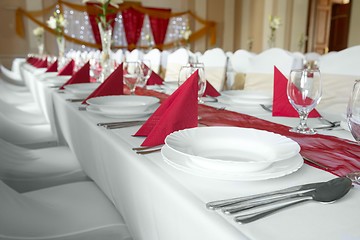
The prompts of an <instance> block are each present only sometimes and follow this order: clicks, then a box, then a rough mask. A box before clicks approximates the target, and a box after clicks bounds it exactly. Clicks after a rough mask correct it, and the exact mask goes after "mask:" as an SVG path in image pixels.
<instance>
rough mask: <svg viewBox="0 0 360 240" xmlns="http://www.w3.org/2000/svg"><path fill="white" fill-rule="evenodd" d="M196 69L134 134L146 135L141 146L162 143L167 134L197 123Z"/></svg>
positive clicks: (191, 126)
mask: <svg viewBox="0 0 360 240" xmlns="http://www.w3.org/2000/svg"><path fill="white" fill-rule="evenodd" d="M198 79H199V75H198V71H196V72H195V73H194V74H192V75H191V76H190V77H189V78H188V79H187V80H186V81H185V82H184V83H183V84H182V85H181V86H180V87H179V88H178V89H177V90H176V91H175V92H174V93H173V94H172V95H170V96H169V97H168V98H167V99H166V100H164V102H163V103H162V104H161V106H160V107H159V108H158V109H157V110H156V111H155V112H154V113H153V114H152V115H151V116H150V118H149V119H148V120H147V121H146V122H145V123H144V125H142V127H141V128H140V129H139V131H137V132H136V133H135V135H134V136H147V138H146V139H145V141H144V142H143V143H142V144H141V146H156V145H159V144H163V143H164V140H165V138H166V136H167V135H169V134H170V133H172V132H174V131H178V130H183V129H185V128H193V127H197V124H198V100H197V98H198Z"/></svg>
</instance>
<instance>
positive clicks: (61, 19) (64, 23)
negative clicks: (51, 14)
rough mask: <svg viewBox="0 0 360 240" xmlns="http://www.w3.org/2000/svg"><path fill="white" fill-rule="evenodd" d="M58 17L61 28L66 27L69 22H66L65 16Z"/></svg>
mask: <svg viewBox="0 0 360 240" xmlns="http://www.w3.org/2000/svg"><path fill="white" fill-rule="evenodd" d="M58 16H59V18H58V25H59V26H60V27H66V25H67V21H66V20H65V18H64V16H63V15H62V14H59V15H58Z"/></svg>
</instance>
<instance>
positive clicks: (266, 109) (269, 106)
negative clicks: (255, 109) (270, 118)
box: [260, 104, 272, 112]
mask: <svg viewBox="0 0 360 240" xmlns="http://www.w3.org/2000/svg"><path fill="white" fill-rule="evenodd" d="M260 106H261V107H262V108H263V109H264V110H265V111H267V112H272V105H265V104H260Z"/></svg>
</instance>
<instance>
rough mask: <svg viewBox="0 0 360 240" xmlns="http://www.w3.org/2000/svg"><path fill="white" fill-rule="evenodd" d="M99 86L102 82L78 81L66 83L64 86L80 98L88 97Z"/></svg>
mask: <svg viewBox="0 0 360 240" xmlns="http://www.w3.org/2000/svg"><path fill="white" fill-rule="evenodd" d="M99 86H100V83H76V84H69V85H66V86H64V88H65V91H66V92H68V93H71V94H74V95H75V96H77V97H79V98H86V97H87V96H89V95H90V94H91V93H92V92H93V91H95V89H96V88H98V87H99Z"/></svg>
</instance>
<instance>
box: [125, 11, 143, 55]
mask: <svg viewBox="0 0 360 240" xmlns="http://www.w3.org/2000/svg"><path fill="white" fill-rule="evenodd" d="M122 18H123V24H124V30H125V36H126V41H127V44H128V49H129V50H132V49H134V48H135V47H136V44H137V42H138V40H139V38H140V34H141V29H142V26H143V22H144V14H143V13H141V12H138V11H136V10H135V9H133V8H129V9H126V10H124V11H122Z"/></svg>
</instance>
